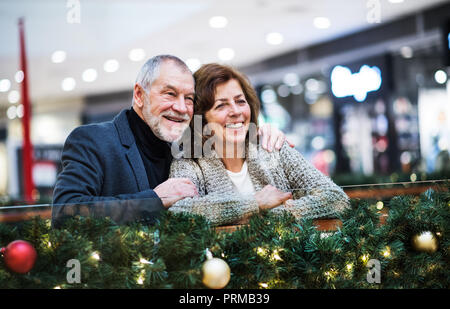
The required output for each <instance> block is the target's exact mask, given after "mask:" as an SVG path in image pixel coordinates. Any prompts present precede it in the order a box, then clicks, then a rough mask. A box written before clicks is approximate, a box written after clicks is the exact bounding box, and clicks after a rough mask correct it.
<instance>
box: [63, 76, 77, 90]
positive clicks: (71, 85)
mask: <svg viewBox="0 0 450 309" xmlns="http://www.w3.org/2000/svg"><path fill="white" fill-rule="evenodd" d="M76 84H77V83H76V82H75V79H74V78H72V77H66V78H64V79H63V81H62V83H61V88H62V90H64V91H72V90H73V89H75V86H76Z"/></svg>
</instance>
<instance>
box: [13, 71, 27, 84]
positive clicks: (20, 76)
mask: <svg viewBox="0 0 450 309" xmlns="http://www.w3.org/2000/svg"><path fill="white" fill-rule="evenodd" d="M24 77H25V75H24V74H23V71H22V70H19V71H17V72H16V74H15V75H14V79H15V80H16V83H19V84H20V83H21V82H23V79H24Z"/></svg>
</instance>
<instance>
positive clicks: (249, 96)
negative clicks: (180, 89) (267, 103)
mask: <svg viewBox="0 0 450 309" xmlns="http://www.w3.org/2000/svg"><path fill="white" fill-rule="evenodd" d="M194 79H195V102H194V117H193V120H194V118H195V116H196V115H197V116H201V119H202V126H201V127H202V128H203V127H204V126H205V125H206V123H207V121H206V118H205V114H206V112H207V111H209V110H210V109H211V108H212V107H213V106H214V102H215V95H216V89H217V86H219V85H221V84H224V83H226V82H228V81H230V80H233V79H234V80H236V81H237V82H238V83H239V85H240V86H241V88H242V91H243V92H244V96H245V98H246V100H247V102H248V104H249V106H250V111H251V116H250V122H251V123H254V124H255V125H256V126H258V116H259V109H260V102H259V99H258V95H257V94H256V91H255V89H254V88H253V87H252V85H251V84H250V81H249V80H248V78H247V77H246V76H245V75H244V74H242V73H240V72H238V71H237V70H236V69H234V68H232V67H230V66H227V65H221V64H217V63H209V64H204V65H203V66H201V67H200V69H198V70H197V71H196V72H195V73H194ZM190 128H191V132H192V134H193V135H192V141H194V138H193V137H194V134H202V132H195V130H194V121H191V123H190ZM204 141H205V139H204V137H203V136H202V144H203V142H204ZM192 145H194V144H192ZM193 148H194V147H192V149H193Z"/></svg>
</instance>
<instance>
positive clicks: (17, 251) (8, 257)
mask: <svg viewBox="0 0 450 309" xmlns="http://www.w3.org/2000/svg"><path fill="white" fill-rule="evenodd" d="M0 253H3V258H4V261H5V264H6V266H7V267H8V268H9V269H11V270H12V271H14V272H16V273H19V274H25V273H27V272H29V271H30V270H31V269H32V268H33V266H34V262H36V258H37V253H36V250H35V249H34V247H33V246H32V245H31V244H30V243H29V242H27V241H24V240H16V241H13V242H12V243H10V244H9V245H8V246H6V248H2V249H1V250H0Z"/></svg>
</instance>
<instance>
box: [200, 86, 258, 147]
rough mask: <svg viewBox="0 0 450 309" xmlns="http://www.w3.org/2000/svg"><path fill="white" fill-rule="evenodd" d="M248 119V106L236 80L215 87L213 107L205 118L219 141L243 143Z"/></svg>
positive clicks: (249, 112)
mask: <svg viewBox="0 0 450 309" xmlns="http://www.w3.org/2000/svg"><path fill="white" fill-rule="evenodd" d="M250 117H251V110H250V105H249V104H248V102H247V99H246V97H245V95H244V92H243V91H242V88H241V85H240V84H239V82H238V81H237V80H235V79H231V80H229V81H228V82H225V83H223V84H220V85H218V86H217V88H216V95H215V98H214V105H213V107H212V108H211V109H210V110H209V111H207V112H206V113H205V118H206V121H207V122H208V125H210V128H211V129H212V130H214V132H215V134H218V136H217V138H219V140H222V141H223V142H224V143H227V144H230V143H233V144H236V143H237V144H240V143H244V142H245V137H246V135H247V131H248V127H249V123H250Z"/></svg>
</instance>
